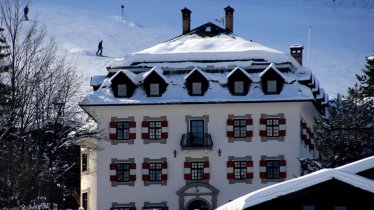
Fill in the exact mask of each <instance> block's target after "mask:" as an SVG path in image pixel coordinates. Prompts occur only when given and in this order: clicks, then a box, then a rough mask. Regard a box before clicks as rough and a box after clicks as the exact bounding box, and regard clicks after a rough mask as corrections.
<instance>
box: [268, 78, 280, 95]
mask: <svg viewBox="0 0 374 210" xmlns="http://www.w3.org/2000/svg"><path fill="white" fill-rule="evenodd" d="M277 85H278V81H277V80H267V81H266V90H267V92H268V93H277V92H278V88H277Z"/></svg>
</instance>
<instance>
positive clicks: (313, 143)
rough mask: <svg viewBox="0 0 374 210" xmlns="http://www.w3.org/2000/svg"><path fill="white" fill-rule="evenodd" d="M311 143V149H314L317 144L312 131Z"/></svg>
mask: <svg viewBox="0 0 374 210" xmlns="http://www.w3.org/2000/svg"><path fill="white" fill-rule="evenodd" d="M309 136H310V144H309V149H310V150H314V145H315V140H314V133H313V132H310V135H309Z"/></svg>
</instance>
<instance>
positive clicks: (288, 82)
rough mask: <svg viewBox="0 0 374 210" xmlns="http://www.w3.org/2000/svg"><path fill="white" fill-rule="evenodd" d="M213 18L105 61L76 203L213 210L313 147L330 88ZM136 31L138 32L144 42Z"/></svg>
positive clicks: (281, 176) (296, 58)
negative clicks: (93, 133)
mask: <svg viewBox="0 0 374 210" xmlns="http://www.w3.org/2000/svg"><path fill="white" fill-rule="evenodd" d="M225 11H226V28H225V29H222V28H220V27H218V26H216V25H214V24H213V23H207V24H204V25H202V26H200V27H198V28H195V29H193V30H190V14H191V11H190V10H188V9H187V8H185V9H183V10H182V17H183V34H182V35H180V36H178V37H175V38H173V39H171V40H169V41H166V42H164V43H160V44H158V45H156V46H153V47H151V48H149V49H145V50H143V51H140V52H137V53H134V54H131V55H130V56H129V57H128V58H126V59H123V60H115V61H113V62H112V63H110V64H109V65H108V68H107V70H108V74H107V75H103V76H93V77H92V79H91V85H92V86H93V87H94V91H93V92H92V93H90V94H89V95H88V96H87V97H86V98H85V99H84V100H83V101H82V102H81V104H80V105H81V107H82V108H83V109H84V110H85V111H86V112H87V113H88V114H89V115H90V116H91V117H92V118H93V119H94V120H95V121H96V122H97V124H98V128H99V130H101V131H102V137H101V138H98V139H93V138H91V139H86V141H90V142H91V143H92V144H94V145H96V146H95V149H92V148H91V149H88V148H83V149H82V166H83V168H82V169H83V172H82V183H81V191H82V206H84V207H85V209H89V210H105V209H107V210H108V209H131V210H133V209H162V210H165V209H173V210H174V209H188V210H189V209H202V210H204V209H214V208H216V207H217V206H220V205H223V204H225V203H227V202H229V201H230V200H233V199H235V198H237V197H239V196H241V195H244V194H246V193H248V192H251V191H254V190H256V189H259V188H262V187H265V186H268V185H271V184H275V183H279V182H282V181H284V180H288V179H292V178H294V177H297V176H300V175H301V174H302V173H303V169H302V168H301V166H300V163H299V161H298V159H297V158H298V157H309V158H313V157H315V156H316V155H317V154H316V151H315V150H314V144H313V143H314V142H313V129H312V125H313V123H314V118H316V117H319V116H320V114H323V113H324V107H325V105H326V103H327V95H326V94H325V93H324V91H323V89H320V88H319V85H318V81H317V80H316V79H315V78H314V76H313V74H312V73H311V71H310V70H309V69H307V68H305V67H302V66H301V61H302V49H303V47H302V46H300V45H293V46H291V55H292V56H291V55H288V54H285V53H283V52H280V51H277V50H274V49H271V48H269V47H265V46H263V45H261V44H259V43H255V42H252V41H247V40H244V39H242V38H241V37H238V36H236V35H234V34H233V33H232V31H233V12H234V10H233V9H232V8H231V7H226V8H225ZM139 41H141V40H139Z"/></svg>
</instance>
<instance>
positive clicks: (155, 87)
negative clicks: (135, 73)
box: [149, 83, 160, 96]
mask: <svg viewBox="0 0 374 210" xmlns="http://www.w3.org/2000/svg"><path fill="white" fill-rule="evenodd" d="M149 95H150V96H159V95H160V84H158V83H151V84H149Z"/></svg>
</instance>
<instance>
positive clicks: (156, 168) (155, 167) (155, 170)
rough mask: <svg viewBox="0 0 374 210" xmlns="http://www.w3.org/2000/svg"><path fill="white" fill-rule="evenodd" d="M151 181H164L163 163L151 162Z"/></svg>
mask: <svg viewBox="0 0 374 210" xmlns="http://www.w3.org/2000/svg"><path fill="white" fill-rule="evenodd" d="M149 181H162V163H149Z"/></svg>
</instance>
